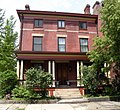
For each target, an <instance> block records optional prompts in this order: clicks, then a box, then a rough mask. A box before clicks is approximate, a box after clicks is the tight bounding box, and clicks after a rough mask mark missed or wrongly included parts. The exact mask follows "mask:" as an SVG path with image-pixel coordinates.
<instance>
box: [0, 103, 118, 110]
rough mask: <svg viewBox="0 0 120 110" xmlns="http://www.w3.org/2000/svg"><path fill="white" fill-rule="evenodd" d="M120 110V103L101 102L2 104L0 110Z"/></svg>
mask: <svg viewBox="0 0 120 110" xmlns="http://www.w3.org/2000/svg"><path fill="white" fill-rule="evenodd" d="M22 108H24V109H25V110H120V102H115V101H101V102H86V103H76V104H0V110H18V109H22Z"/></svg>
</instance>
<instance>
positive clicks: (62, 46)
mask: <svg viewBox="0 0 120 110" xmlns="http://www.w3.org/2000/svg"><path fill="white" fill-rule="evenodd" d="M65 43H66V41H65V38H58V51H59V52H65V50H66V44H65Z"/></svg>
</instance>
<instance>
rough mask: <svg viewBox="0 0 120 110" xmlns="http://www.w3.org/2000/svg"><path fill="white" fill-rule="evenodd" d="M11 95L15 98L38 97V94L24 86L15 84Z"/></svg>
mask: <svg viewBox="0 0 120 110" xmlns="http://www.w3.org/2000/svg"><path fill="white" fill-rule="evenodd" d="M12 95H13V97H15V98H24V99H33V98H40V95H38V94H37V93H35V92H33V91H32V90H29V89H27V88H26V87H25V86H16V88H14V89H13V90H12Z"/></svg>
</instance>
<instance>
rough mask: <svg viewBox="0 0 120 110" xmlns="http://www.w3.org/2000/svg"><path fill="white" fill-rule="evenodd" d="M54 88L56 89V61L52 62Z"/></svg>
mask: <svg viewBox="0 0 120 110" xmlns="http://www.w3.org/2000/svg"><path fill="white" fill-rule="evenodd" d="M52 75H53V87H55V61H52Z"/></svg>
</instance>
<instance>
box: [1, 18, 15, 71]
mask: <svg viewBox="0 0 120 110" xmlns="http://www.w3.org/2000/svg"><path fill="white" fill-rule="evenodd" d="M4 24H5V26H4V29H3V30H4V32H3V33H2V35H0V40H1V44H0V71H1V72H3V71H6V70H11V71H14V70H15V66H16V60H15V53H14V50H15V48H16V46H15V41H16V39H17V33H16V32H14V26H15V21H14V17H13V16H11V17H10V19H7V21H6V23H4Z"/></svg>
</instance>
